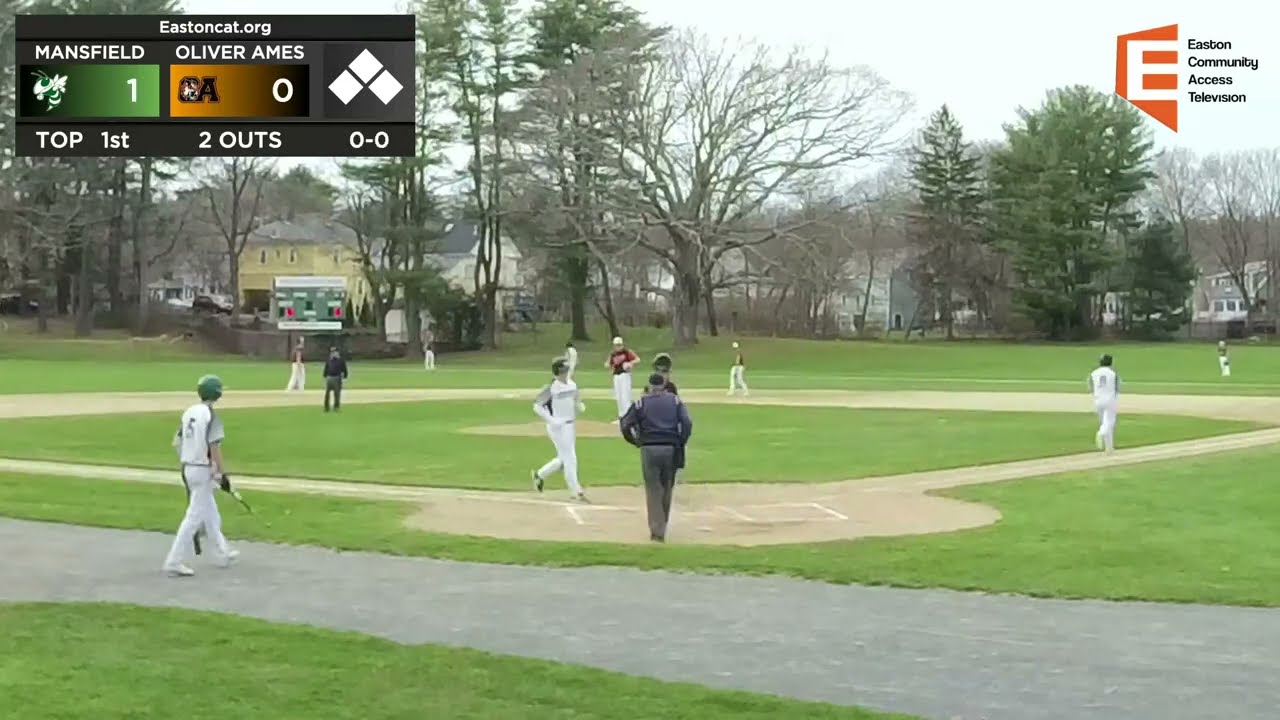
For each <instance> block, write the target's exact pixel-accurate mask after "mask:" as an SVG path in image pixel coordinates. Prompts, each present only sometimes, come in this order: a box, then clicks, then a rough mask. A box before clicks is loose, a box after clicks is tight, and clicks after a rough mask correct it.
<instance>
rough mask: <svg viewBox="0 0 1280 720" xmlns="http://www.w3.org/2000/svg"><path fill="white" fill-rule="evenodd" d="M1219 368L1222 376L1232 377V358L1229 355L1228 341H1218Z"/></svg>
mask: <svg viewBox="0 0 1280 720" xmlns="http://www.w3.org/2000/svg"><path fill="white" fill-rule="evenodd" d="M1218 369H1219V370H1221V371H1222V377H1231V358H1229V357H1227V341H1226V340H1219V341H1218Z"/></svg>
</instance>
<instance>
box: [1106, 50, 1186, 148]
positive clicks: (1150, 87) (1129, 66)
mask: <svg viewBox="0 0 1280 720" xmlns="http://www.w3.org/2000/svg"><path fill="white" fill-rule="evenodd" d="M1116 94H1117V95H1119V96H1120V97H1122V98H1124V99H1125V100H1128V101H1129V102H1131V103H1133V105H1134V107H1136V108H1138V109H1139V110H1141V111H1143V112H1145V113H1146V114H1148V115H1150V116H1151V117H1153V118H1155V119H1156V120H1157V121H1158V122H1159V123H1160V124H1161V125H1164V126H1165V127H1167V128H1169V129H1170V130H1172V131H1174V132H1177V131H1178V26H1177V25H1165V26H1164V27H1158V28H1152V29H1150V30H1142V31H1141V32H1134V33H1129V34H1127V35H1120V36H1119V37H1117V38H1116Z"/></svg>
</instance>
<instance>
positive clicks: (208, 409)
mask: <svg viewBox="0 0 1280 720" xmlns="http://www.w3.org/2000/svg"><path fill="white" fill-rule="evenodd" d="M196 392H197V394H199V396H200V402H199V403H197V404H195V405H192V406H191V407H189V408H187V411H186V412H184V413H182V422H181V424H180V425H179V426H178V432H177V434H176V435H174V438H173V445H174V447H175V448H177V450H178V458H179V459H180V460H181V461H182V479H183V482H185V483H186V485H187V492H188V493H189V497H188V499H187V512H186V514H185V515H183V517H182V523H181V524H180V525H179V526H178V534H177V535H176V536H175V537H174V538H173V545H172V546H171V547H170V548H169V556H168V557H166V558H165V561H164V571H165V572H166V573H168V574H169V575H172V576H174V577H189V576H191V575H194V574H195V571H194V570H192V569H191V568H190V567H188V566H187V564H186V562H185V561H186V554H187V548H189V547H193V544H194V540H195V537H196V533H198V532H200V531H202V530H203V531H204V533H205V534H206V535H208V537H209V539H210V540H212V541H213V545H214V550H215V552H217V554H218V555H220V556H221V560H222V564H223V565H224V566H225V565H229V564H231V562H232V561H234V560H235V559H236V558H237V557H239V556H240V553H239V552H237V551H236V550H233V549H231V546H230V545H228V544H227V538H226V537H224V536H223V534H222V516H221V515H219V514H218V503H217V502H216V501H215V500H214V498H213V493H214V490H215V489H216V488H217V487H218V479H219V478H220V477H221V476H222V470H223V464H222V439H223V437H224V435H225V433H224V431H223V428H222V420H221V419H219V418H218V416H217V415H215V414H214V412H213V404H214V403H215V402H217V401H218V398H220V397H222V381H221V380H219V379H218V378H217V377H215V376H213V375H205V376H204V377H202V378H200V380H199V382H198V383H196Z"/></svg>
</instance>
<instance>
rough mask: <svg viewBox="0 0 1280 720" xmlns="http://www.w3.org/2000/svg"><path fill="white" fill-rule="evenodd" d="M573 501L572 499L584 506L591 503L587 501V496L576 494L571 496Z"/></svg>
mask: <svg viewBox="0 0 1280 720" xmlns="http://www.w3.org/2000/svg"><path fill="white" fill-rule="evenodd" d="M573 499H574V500H577V501H578V502H580V503H583V504H584V505H590V504H591V501H590V500H588V499H587V494H586V493H578V494H577V495H574V496H573Z"/></svg>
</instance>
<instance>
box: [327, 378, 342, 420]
mask: <svg viewBox="0 0 1280 720" xmlns="http://www.w3.org/2000/svg"><path fill="white" fill-rule="evenodd" d="M329 393H333V409H334V410H337V409H338V408H340V407H342V378H340V377H327V378H325V379H324V411H325V412H329Z"/></svg>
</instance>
